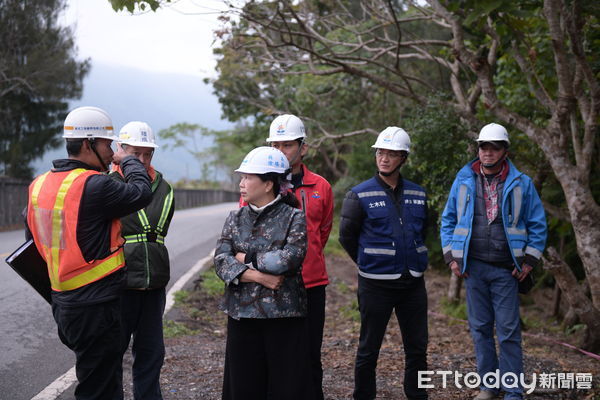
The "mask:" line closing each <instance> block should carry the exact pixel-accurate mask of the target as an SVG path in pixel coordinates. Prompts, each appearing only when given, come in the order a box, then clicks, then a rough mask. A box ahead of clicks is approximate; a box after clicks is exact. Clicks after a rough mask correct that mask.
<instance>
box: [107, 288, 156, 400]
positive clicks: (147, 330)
mask: <svg viewBox="0 0 600 400" xmlns="http://www.w3.org/2000/svg"><path fill="white" fill-rule="evenodd" d="M165 302H166V293H165V289H164V288H162V289H155V290H124V291H123V296H122V297H121V326H122V328H121V331H122V338H121V357H122V356H123V355H124V354H125V352H126V351H127V348H128V347H129V341H130V340H131V337H132V335H133V344H132V346H131V354H132V356H133V366H132V377H133V398H134V399H135V400H162V394H161V391H160V370H161V368H162V365H163V361H164V358H165V343H164V340H163V312H164V311H165ZM122 367H123V364H122V363H121V368H119V378H120V379H121V382H122V380H123V368H122ZM121 387H122V385H121ZM121 393H122V392H121ZM121 398H122V397H121Z"/></svg>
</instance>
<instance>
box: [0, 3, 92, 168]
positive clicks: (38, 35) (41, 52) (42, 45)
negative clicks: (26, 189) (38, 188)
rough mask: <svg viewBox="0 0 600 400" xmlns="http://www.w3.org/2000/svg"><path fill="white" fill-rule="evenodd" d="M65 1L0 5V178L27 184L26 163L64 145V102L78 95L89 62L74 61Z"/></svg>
mask: <svg viewBox="0 0 600 400" xmlns="http://www.w3.org/2000/svg"><path fill="white" fill-rule="evenodd" d="M64 7H65V1H64V0H49V1H41V0H34V1H25V2H24V1H18V0H6V1H3V2H2V4H1V6H0V37H1V38H2V40H0V174H4V175H9V176H13V177H18V178H23V179H29V178H31V177H32V173H33V171H32V168H31V166H30V165H31V162H32V161H34V160H35V159H37V158H39V157H40V156H41V155H42V154H44V152H45V151H46V150H49V149H52V148H55V147H57V146H58V145H60V144H62V143H63V141H62V140H61V139H60V137H59V136H58V134H59V132H61V130H62V122H63V120H64V118H65V116H66V114H67V108H68V101H69V100H70V99H76V98H79V97H80V96H81V92H82V84H83V78H84V77H85V75H86V74H87V73H88V70H89V61H87V60H86V61H83V62H79V61H77V60H76V59H75V55H76V48H75V43H74V38H73V33H72V31H71V29H70V28H68V27H63V26H62V25H61V23H60V15H61V12H62V11H63V9H64Z"/></svg>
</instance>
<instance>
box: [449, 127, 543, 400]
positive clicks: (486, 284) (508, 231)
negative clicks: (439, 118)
mask: <svg viewBox="0 0 600 400" xmlns="http://www.w3.org/2000/svg"><path fill="white" fill-rule="evenodd" d="M477 142H478V144H479V150H478V155H479V157H478V158H477V159H475V160H473V161H471V162H469V163H468V164H467V165H465V166H464V167H463V168H462V169H461V170H460V171H459V172H458V174H457V176H456V179H455V180H454V183H453V184H452V189H451V190H450V195H449V197H448V202H447V203H446V207H445V209H444V213H443V215H442V229H441V238H442V247H443V252H444V259H445V261H446V263H447V264H448V266H449V267H450V269H451V270H452V272H453V273H454V274H455V275H457V276H458V277H464V278H465V286H466V293H467V314H468V318H469V327H470V329H471V336H472V337H473V342H474V344H475V355H476V358H477V372H478V374H479V377H480V378H481V379H482V384H481V386H480V389H481V390H480V392H479V394H477V396H476V397H475V399H476V400H488V399H493V398H495V397H496V396H497V395H498V393H499V391H500V388H502V390H503V391H504V392H505V395H504V399H507V400H508V399H511V400H512V399H521V398H522V397H523V394H522V393H523V390H522V388H521V387H520V385H519V384H518V382H515V379H514V378H515V377H517V378H520V374H521V373H522V372H523V355H522V350H521V327H520V322H519V296H518V291H519V282H521V281H523V280H524V279H526V278H527V275H528V274H529V273H530V272H531V270H532V269H533V267H535V266H536V264H537V263H538V261H539V259H540V257H541V256H542V252H543V251H544V246H545V243H546V217H545V214H544V208H543V207H542V203H541V201H540V198H539V196H538V194H537V192H536V190H535V188H534V186H533V183H532V181H531V178H529V177H528V176H527V175H525V174H523V173H522V172H520V171H519V170H517V168H516V167H515V166H514V165H513V164H512V163H511V162H510V161H509V160H508V158H507V157H508V145H509V144H510V142H509V140H508V132H507V131H506V129H505V128H504V127H503V126H502V125H499V124H494V123H492V124H488V125H486V126H484V127H483V128H482V129H481V132H480V133H479V138H478V139H477ZM494 324H495V326H496V335H497V336H498V343H499V349H500V354H499V357H498V356H497V355H496V345H495V342H494ZM486 374H487V375H486ZM494 375H496V376H497V377H499V378H500V379H497V378H495V377H494ZM486 376H487V377H488V378H487V379H486ZM504 378H505V379H504Z"/></svg>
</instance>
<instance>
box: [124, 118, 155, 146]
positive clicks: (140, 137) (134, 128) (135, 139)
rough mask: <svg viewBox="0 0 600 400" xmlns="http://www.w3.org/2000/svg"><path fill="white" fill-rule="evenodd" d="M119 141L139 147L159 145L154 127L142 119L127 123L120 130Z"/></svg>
mask: <svg viewBox="0 0 600 400" xmlns="http://www.w3.org/2000/svg"><path fill="white" fill-rule="evenodd" d="M119 143H121V144H128V145H130V146H139V147H152V148H157V147H158V145H157V144H156V139H155V137H154V132H152V128H150V125H148V124H147V123H145V122H141V121H131V122H128V123H126V124H125V126H123V127H122V128H121V130H120V131H119Z"/></svg>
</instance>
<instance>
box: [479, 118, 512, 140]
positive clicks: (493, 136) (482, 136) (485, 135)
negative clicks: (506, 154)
mask: <svg viewBox="0 0 600 400" xmlns="http://www.w3.org/2000/svg"><path fill="white" fill-rule="evenodd" d="M477 142H479V143H482V142H506V144H507V145H508V144H510V141H509V140H508V132H507V131H506V128H505V127H503V126H502V125H500V124H496V123H493V122H492V123H491V124H487V125H486V126H484V127H483V128H481V131H479V137H478V138H477Z"/></svg>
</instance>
